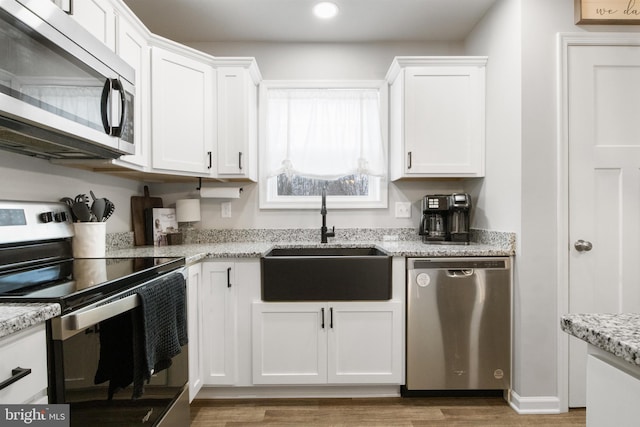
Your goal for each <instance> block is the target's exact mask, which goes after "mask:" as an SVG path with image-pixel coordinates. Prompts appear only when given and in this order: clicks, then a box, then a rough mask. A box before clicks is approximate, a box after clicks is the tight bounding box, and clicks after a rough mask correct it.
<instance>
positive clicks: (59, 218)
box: [53, 211, 67, 222]
mask: <svg viewBox="0 0 640 427" xmlns="http://www.w3.org/2000/svg"><path fill="white" fill-rule="evenodd" d="M53 219H54V220H55V221H56V222H67V213H66V212H64V211H63V212H56V213H55V214H54V215H53Z"/></svg>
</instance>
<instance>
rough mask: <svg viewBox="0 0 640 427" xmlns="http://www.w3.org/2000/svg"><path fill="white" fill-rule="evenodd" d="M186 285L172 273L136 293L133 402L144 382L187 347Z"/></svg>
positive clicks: (141, 389)
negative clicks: (137, 297)
mask: <svg viewBox="0 0 640 427" xmlns="http://www.w3.org/2000/svg"><path fill="white" fill-rule="evenodd" d="M185 283H186V282H185V279H184V276H183V275H182V273H172V274H170V275H168V276H167V277H165V278H163V279H161V280H159V281H157V282H154V283H153V284H151V285H149V286H144V287H143V288H141V289H140V290H138V291H137V294H138V296H139V297H140V310H138V314H139V315H140V317H141V319H140V321H139V322H135V323H136V325H134V329H133V334H134V339H133V353H134V355H133V356H134V363H133V398H134V399H135V398H138V397H140V396H142V393H143V392H144V387H143V384H144V381H145V380H146V381H147V382H148V381H149V380H150V379H151V374H152V373H154V372H160V371H162V370H163V369H167V368H168V367H169V366H171V358H173V357H174V356H176V355H178V354H180V352H181V351H182V349H181V347H182V346H183V345H185V344H187V341H188V338H187V310H186V309H187V302H186V286H185ZM136 326H139V327H136Z"/></svg>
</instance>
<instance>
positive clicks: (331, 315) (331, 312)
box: [329, 307, 333, 329]
mask: <svg viewBox="0 0 640 427" xmlns="http://www.w3.org/2000/svg"><path fill="white" fill-rule="evenodd" d="M329 327H330V328H331V329H333V307H331V308H329Z"/></svg>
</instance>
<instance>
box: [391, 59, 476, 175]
mask: <svg viewBox="0 0 640 427" xmlns="http://www.w3.org/2000/svg"><path fill="white" fill-rule="evenodd" d="M486 62H487V58H486V57H397V58H395V59H394V61H393V63H392V65H391V67H390V69H389V72H388V73H387V81H388V82H389V84H390V95H389V98H390V111H389V117H390V120H389V133H390V176H391V179H392V180H397V179H401V178H429V177H440V178H441V177H452V178H453V177H456V178H457V177H482V176H484V164H485V162H484V152H485V149H484V147H485V66H486Z"/></svg>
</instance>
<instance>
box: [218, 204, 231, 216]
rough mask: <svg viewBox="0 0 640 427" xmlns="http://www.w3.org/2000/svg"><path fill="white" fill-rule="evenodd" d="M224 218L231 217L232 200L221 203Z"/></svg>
mask: <svg viewBox="0 0 640 427" xmlns="http://www.w3.org/2000/svg"><path fill="white" fill-rule="evenodd" d="M220 211H221V215H222V218H231V202H224V203H222V204H221V205H220Z"/></svg>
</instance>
